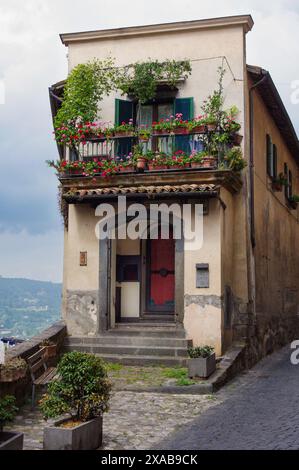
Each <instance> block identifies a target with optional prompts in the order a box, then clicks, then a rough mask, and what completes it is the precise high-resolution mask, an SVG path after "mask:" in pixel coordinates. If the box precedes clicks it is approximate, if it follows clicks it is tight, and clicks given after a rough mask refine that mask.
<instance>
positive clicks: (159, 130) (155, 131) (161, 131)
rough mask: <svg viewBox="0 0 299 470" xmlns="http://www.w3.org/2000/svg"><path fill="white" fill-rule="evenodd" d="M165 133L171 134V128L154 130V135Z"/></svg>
mask: <svg viewBox="0 0 299 470" xmlns="http://www.w3.org/2000/svg"><path fill="white" fill-rule="evenodd" d="M165 134H169V130H167V129H157V130H155V129H154V130H153V135H165Z"/></svg>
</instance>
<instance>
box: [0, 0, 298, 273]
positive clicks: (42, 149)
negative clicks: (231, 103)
mask: <svg viewBox="0 0 299 470" xmlns="http://www.w3.org/2000/svg"><path fill="white" fill-rule="evenodd" d="M249 13H250V14H251V15H252V17H253V20H254V22H255V25H254V27H253V30H252V32H250V33H249V34H248V35H247V63H249V64H253V65H260V66H262V67H264V68H266V69H267V70H269V71H270V73H271V75H272V78H273V80H274V82H275V84H276V86H277V88H278V90H279V92H280V94H281V96H282V98H283V101H284V103H285V106H286V108H287V110H288V112H289V114H290V116H291V119H292V120H293V123H294V126H295V128H296V130H297V133H298V132H299V104H295V103H292V102H291V94H292V91H293V90H292V83H294V81H296V80H297V81H299V60H298V48H299V2H298V1H296V0H272V1H271V2H261V1H260V0H243V1H242V2H240V1H239V0H226V1H225V2H224V1H223V0H209V2H207V1H206V0H184V2H182V1H181V0H163V2H162V1H161V0H151V2H149V1H148V0H131V1H130V2H124V1H122V0H85V1H84V2H82V0H80V1H77V0H0V159H1V166H0V175H1V179H0V275H2V276H7V277H26V278H30V279H38V280H46V281H53V282H60V281H61V279H62V253H63V223H62V220H61V217H60V214H59V210H58V198H57V179H56V177H55V175H54V172H53V170H51V169H49V168H48V167H47V166H46V164H45V160H49V159H50V160H51V159H56V158H57V150H56V146H55V142H54V141H53V135H52V130H53V129H52V121H51V113H50V107H49V100H48V87H49V85H51V84H53V83H55V82H57V81H59V80H61V79H64V78H65V77H66V74H67V57H66V54H67V49H66V48H65V47H64V46H63V45H62V44H61V42H60V38H59V33H62V32H73V31H85V30H95V29H104V28H114V27H125V26H134V25H142V24H154V23H163V22H172V21H183V20H195V19H203V18H212V17H219V16H227V15H237V14H249ZM3 83H4V89H5V102H4V104H1V85H3ZM2 98H3V96H2Z"/></svg>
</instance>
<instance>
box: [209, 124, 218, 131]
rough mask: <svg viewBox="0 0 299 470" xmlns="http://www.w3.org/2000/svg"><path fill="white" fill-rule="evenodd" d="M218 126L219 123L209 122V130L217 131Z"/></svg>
mask: <svg viewBox="0 0 299 470" xmlns="http://www.w3.org/2000/svg"><path fill="white" fill-rule="evenodd" d="M216 127H217V125H216V124H214V123H210V124H207V129H208V132H213V131H215V129H216Z"/></svg>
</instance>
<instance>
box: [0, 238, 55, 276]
mask: <svg viewBox="0 0 299 470" xmlns="http://www.w3.org/2000/svg"><path fill="white" fill-rule="evenodd" d="M62 238H63V234H62V232H57V231H49V232H48V233H46V234H42V235H30V234H28V233H27V232H26V231H25V230H23V231H22V232H20V233H11V232H10V231H7V232H2V233H0V275H2V276H5V277H26V278H28V279H36V280H45V281H53V282H61V280H62V260H63V258H62Z"/></svg>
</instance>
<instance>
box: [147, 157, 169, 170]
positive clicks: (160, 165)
mask: <svg viewBox="0 0 299 470" xmlns="http://www.w3.org/2000/svg"><path fill="white" fill-rule="evenodd" d="M148 169H149V170H150V171H153V170H156V171H157V170H167V169H168V157H167V155H165V154H155V156H154V157H153V158H152V159H151V160H150V161H149V162H148Z"/></svg>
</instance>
